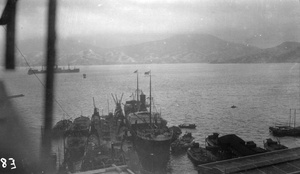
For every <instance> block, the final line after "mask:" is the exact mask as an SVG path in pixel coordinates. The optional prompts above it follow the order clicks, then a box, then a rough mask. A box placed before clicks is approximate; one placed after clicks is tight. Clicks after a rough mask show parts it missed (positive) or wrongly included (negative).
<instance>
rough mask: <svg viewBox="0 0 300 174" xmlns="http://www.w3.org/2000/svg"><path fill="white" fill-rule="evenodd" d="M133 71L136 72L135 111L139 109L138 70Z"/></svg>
mask: <svg viewBox="0 0 300 174" xmlns="http://www.w3.org/2000/svg"><path fill="white" fill-rule="evenodd" d="M133 73H136V101H137V111H139V110H140V102H139V72H138V70H135V71H134V72H133Z"/></svg>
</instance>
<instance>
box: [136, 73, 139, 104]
mask: <svg viewBox="0 0 300 174" xmlns="http://www.w3.org/2000/svg"><path fill="white" fill-rule="evenodd" d="M136 101H138V105H139V72H138V71H137V72H136Z"/></svg>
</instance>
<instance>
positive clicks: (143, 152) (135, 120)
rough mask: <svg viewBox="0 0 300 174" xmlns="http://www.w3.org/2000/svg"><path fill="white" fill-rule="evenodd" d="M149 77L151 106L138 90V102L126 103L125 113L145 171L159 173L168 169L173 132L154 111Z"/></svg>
mask: <svg viewBox="0 0 300 174" xmlns="http://www.w3.org/2000/svg"><path fill="white" fill-rule="evenodd" d="M148 75H150V98H149V100H150V102H149V105H148V106H147V105H146V95H145V94H144V93H143V92H141V94H140V95H139V94H138V93H139V90H138V89H137V100H134V99H133V100H130V101H126V104H125V105H124V111H125V118H126V124H127V126H128V127H129V130H130V133H131V135H132V138H133V142H134V147H135V149H136V151H137V154H138V156H139V159H140V162H141V165H142V167H143V169H144V170H145V171H149V172H157V171H163V170H165V169H166V166H167V163H168V161H169V156H170V144H171V140H172V136H173V132H172V130H171V129H169V128H168V127H167V126H166V125H167V121H166V120H164V119H163V118H162V117H161V114H160V113H158V112H153V111H152V98H151V74H150V73H148ZM137 79H138V78H137ZM137 82H138V80H137ZM137 84H138V83H137ZM137 88H138V85H137Z"/></svg>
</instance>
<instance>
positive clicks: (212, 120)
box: [1, 64, 300, 173]
mask: <svg viewBox="0 0 300 174" xmlns="http://www.w3.org/2000/svg"><path fill="white" fill-rule="evenodd" d="M37 68H40V67H37ZM79 68H80V73H74V74H57V75H56V81H55V98H56V101H57V102H58V103H59V105H58V104H57V103H55V104H54V107H55V114H54V117H55V123H56V122H57V121H59V120H60V119H62V118H69V117H72V118H76V117H78V116H80V115H85V116H91V114H92V113H93V97H94V99H95V102H96V106H97V107H98V108H100V110H101V112H103V113H104V114H107V112H108V110H110V111H111V110H112V109H114V103H113V99H112V97H111V94H113V95H117V96H118V98H119V99H120V98H121V95H122V94H123V99H122V101H123V102H125V101H126V100H128V99H130V96H131V95H132V93H133V92H134V90H135V89H136V74H134V73H133V72H134V71H135V70H138V71H139V88H140V89H142V90H143V92H144V93H145V94H146V95H149V77H147V76H145V75H144V72H146V71H149V70H151V72H152V95H153V97H154V102H155V104H156V109H157V110H158V111H161V113H162V117H164V118H165V119H166V120H167V121H168V124H169V125H170V126H172V125H178V124H181V123H195V124H196V125H197V129H196V130H192V131H191V130H186V131H191V132H192V133H193V135H194V136H195V137H196V141H198V142H199V143H200V144H201V145H202V146H204V145H205V143H204V139H205V137H206V136H208V135H210V134H212V133H213V132H219V133H220V134H221V135H224V134H232V133H233V134H237V135H238V136H240V137H241V138H243V139H244V140H247V141H250V140H252V141H254V142H255V143H257V145H258V146H261V147H262V146H263V140H265V139H266V138H270V137H272V136H271V135H269V131H268V127H269V126H272V125H274V124H275V123H278V122H281V123H287V122H288V119H289V112H290V108H300V107H299V106H300V96H299V94H300V72H299V69H300V67H299V65H298V64H163V65H154V64H151V65H105V66H82V67H79ZM27 70H28V69H27V68H20V69H17V71H15V72H3V71H2V73H1V79H2V80H3V81H4V82H5V85H6V89H7V91H8V92H9V94H10V95H17V94H24V95H25V96H24V97H21V98H14V99H12V101H13V103H14V104H15V106H16V107H17V108H18V112H19V113H20V115H21V117H22V120H23V122H24V125H26V127H27V128H28V130H29V133H30V136H29V138H30V139H31V141H32V142H33V143H34V144H35V146H36V147H35V149H36V151H37V152H38V151H39V144H40V127H41V125H42V115H43V105H44V102H43V98H44V87H43V85H42V84H41V83H40V82H39V80H38V79H37V78H36V77H35V76H34V75H27ZM83 73H85V74H87V77H86V78H83ZM37 76H38V77H39V79H40V80H41V82H43V83H44V75H43V74H39V75H37ZM232 105H235V106H237V108H234V109H232V108H231V106H232ZM298 112H299V113H300V111H298ZM297 115H298V116H299V117H298V118H299V119H300V114H297ZM299 122H300V120H299ZM299 125H300V124H299ZM184 131H185V130H184ZM280 141H281V143H282V144H285V145H287V146H288V147H296V146H299V145H300V139H298V138H292V137H284V138H280ZM169 172H170V173H196V171H195V169H194V166H193V165H192V163H191V162H190V160H189V159H188V158H187V155H186V154H182V155H176V156H171V158H170V164H169Z"/></svg>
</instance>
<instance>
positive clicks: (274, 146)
mask: <svg viewBox="0 0 300 174" xmlns="http://www.w3.org/2000/svg"><path fill="white" fill-rule="evenodd" d="M264 147H265V149H266V150H267V151H274V150H282V149H287V147H286V146H284V145H282V144H280V142H279V141H274V140H272V139H271V138H268V139H266V141H264Z"/></svg>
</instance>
